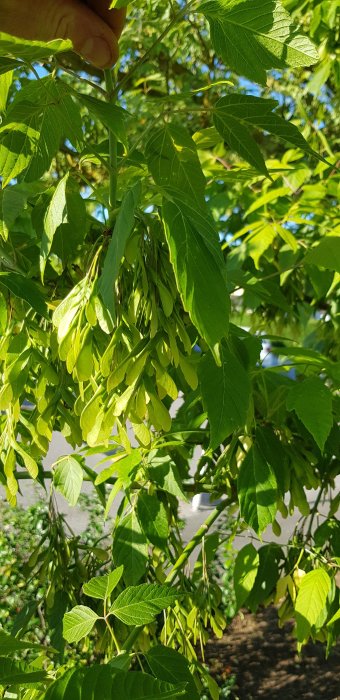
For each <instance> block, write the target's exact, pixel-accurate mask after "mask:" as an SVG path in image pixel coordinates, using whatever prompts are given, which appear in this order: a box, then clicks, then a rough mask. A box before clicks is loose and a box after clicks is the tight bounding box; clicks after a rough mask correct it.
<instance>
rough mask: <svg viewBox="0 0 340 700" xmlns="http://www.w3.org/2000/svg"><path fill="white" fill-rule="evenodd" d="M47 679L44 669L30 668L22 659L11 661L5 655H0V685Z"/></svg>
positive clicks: (24, 683)
mask: <svg viewBox="0 0 340 700" xmlns="http://www.w3.org/2000/svg"><path fill="white" fill-rule="evenodd" d="M46 680H48V676H47V675H46V672H45V671H35V670H32V668H31V667H30V666H28V665H27V664H25V663H23V662H22V661H13V660H12V659H8V658H7V657H6V656H1V657H0V686H3V687H6V686H12V685H20V686H21V687H22V688H25V687H26V686H29V685H32V684H35V683H41V682H42V681H46Z"/></svg>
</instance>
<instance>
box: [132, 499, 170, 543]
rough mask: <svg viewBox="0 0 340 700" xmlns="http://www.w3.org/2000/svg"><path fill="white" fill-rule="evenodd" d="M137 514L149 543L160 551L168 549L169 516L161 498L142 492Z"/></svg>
mask: <svg viewBox="0 0 340 700" xmlns="http://www.w3.org/2000/svg"><path fill="white" fill-rule="evenodd" d="M137 512H138V517H139V522H140V524H141V528H142V530H143V532H144V534H145V535H146V537H147V538H148V540H149V542H151V543H152V544H154V545H155V547H159V548H160V549H164V548H166V545H167V540H168V535H169V524H168V516H167V513H166V510H165V506H164V505H163V503H162V502H161V501H160V500H159V497H158V496H156V495H152V494H149V493H146V492H145V491H142V492H141V493H140V494H139V496H138V501H137Z"/></svg>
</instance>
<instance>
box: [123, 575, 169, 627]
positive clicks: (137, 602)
mask: <svg viewBox="0 0 340 700" xmlns="http://www.w3.org/2000/svg"><path fill="white" fill-rule="evenodd" d="M180 595H181V594H180V593H179V592H178V591H177V590H176V589H175V588H171V587H170V586H158V585H157V584H156V583H142V584H141V585H140V586H129V588H126V590H125V591H123V592H122V593H120V595H119V596H118V598H116V600H115V602H114V603H113V605H111V608H110V613H112V614H113V615H115V616H116V617H118V618H119V620H121V621H122V622H124V624H126V625H147V624H149V623H150V622H152V621H153V620H154V619H155V617H156V616H157V615H158V614H159V613H160V612H162V610H164V609H165V608H168V607H169V606H170V605H171V604H172V603H174V602H175V600H177V599H178V598H179V597H180Z"/></svg>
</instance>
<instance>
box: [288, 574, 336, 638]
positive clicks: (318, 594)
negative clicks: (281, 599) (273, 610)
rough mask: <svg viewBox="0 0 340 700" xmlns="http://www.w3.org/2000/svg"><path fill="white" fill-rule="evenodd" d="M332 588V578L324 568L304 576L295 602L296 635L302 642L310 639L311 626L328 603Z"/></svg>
mask: <svg viewBox="0 0 340 700" xmlns="http://www.w3.org/2000/svg"><path fill="white" fill-rule="evenodd" d="M330 589H331V580H330V578H329V576H328V574H327V572H326V571H325V570H324V569H315V570H314V571H309V573H308V574H306V575H305V576H303V577H302V579H301V583H300V588H299V591H298V594H297V598H296V603H295V618H296V636H297V639H298V641H299V642H300V643H302V642H304V641H305V640H306V639H308V636H309V631H310V628H311V627H312V626H313V625H315V623H316V621H317V619H318V617H319V615H320V613H321V612H322V610H323V609H324V607H325V605H326V600H327V596H328V593H329V591H330Z"/></svg>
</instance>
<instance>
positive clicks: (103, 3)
mask: <svg viewBox="0 0 340 700" xmlns="http://www.w3.org/2000/svg"><path fill="white" fill-rule="evenodd" d="M86 4H87V5H88V6H89V7H90V8H91V9H92V10H94V11H95V12H96V13H97V14H98V15H99V16H100V17H101V18H102V19H103V20H104V22H106V24H108V26H109V27H111V29H112V31H113V32H114V34H115V35H116V37H117V39H119V37H120V35H121V33H122V31H123V29H124V24H125V17H126V8H125V7H122V8H121V9H119V10H109V9H108V8H109V6H110V0H87V3H86Z"/></svg>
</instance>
